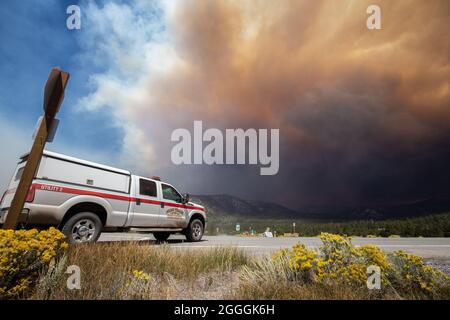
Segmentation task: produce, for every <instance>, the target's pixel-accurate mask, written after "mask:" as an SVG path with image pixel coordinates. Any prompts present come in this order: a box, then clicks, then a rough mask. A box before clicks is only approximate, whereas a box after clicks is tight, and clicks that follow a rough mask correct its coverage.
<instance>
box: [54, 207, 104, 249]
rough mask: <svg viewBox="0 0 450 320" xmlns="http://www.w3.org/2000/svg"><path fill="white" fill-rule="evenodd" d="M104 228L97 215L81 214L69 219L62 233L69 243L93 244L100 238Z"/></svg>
mask: <svg viewBox="0 0 450 320" xmlns="http://www.w3.org/2000/svg"><path fill="white" fill-rule="evenodd" d="M102 227H103V225H102V221H101V220H100V218H99V217H98V216H97V215H96V214H94V213H91V212H80V213H77V214H75V215H74V216H73V217H71V218H69V219H68V220H67V221H66V222H65V223H64V225H63V227H62V229H61V231H62V233H64V235H65V236H66V238H67V241H68V242H69V243H91V242H95V241H97V239H98V238H99V237H100V233H101V231H102Z"/></svg>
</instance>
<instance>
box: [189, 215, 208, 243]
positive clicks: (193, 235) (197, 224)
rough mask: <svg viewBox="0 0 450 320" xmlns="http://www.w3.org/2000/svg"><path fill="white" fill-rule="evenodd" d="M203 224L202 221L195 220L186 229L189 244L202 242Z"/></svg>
mask: <svg viewBox="0 0 450 320" xmlns="http://www.w3.org/2000/svg"><path fill="white" fill-rule="evenodd" d="M203 229H204V226H203V222H202V221H201V220H200V219H193V220H191V222H189V226H188V227H187V228H186V231H185V235H186V239H187V241H189V242H197V241H200V240H201V239H202V237H203V231H204V230H203Z"/></svg>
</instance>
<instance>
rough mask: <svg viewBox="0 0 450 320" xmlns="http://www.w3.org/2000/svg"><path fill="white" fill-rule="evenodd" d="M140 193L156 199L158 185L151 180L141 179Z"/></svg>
mask: <svg viewBox="0 0 450 320" xmlns="http://www.w3.org/2000/svg"><path fill="white" fill-rule="evenodd" d="M139 193H140V194H141V195H143V196H149V197H156V183H155V182H154V181H150V180H145V179H139Z"/></svg>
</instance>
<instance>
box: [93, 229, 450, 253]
mask: <svg viewBox="0 0 450 320" xmlns="http://www.w3.org/2000/svg"><path fill="white" fill-rule="evenodd" d="M99 241H149V244H151V245H156V243H155V241H154V238H153V236H152V235H151V234H146V233H132V232H130V233H103V234H102V235H101V237H100V240H99ZM297 242H300V243H303V244H305V245H306V246H308V247H310V248H317V247H318V246H320V245H321V241H320V239H319V238H306V237H300V238H281V237H280V238H263V237H238V236H225V235H223V236H204V237H203V240H202V241H200V242H194V243H189V242H185V238H184V237H183V236H181V235H172V236H171V237H170V238H169V240H168V244H169V245H170V246H171V247H173V248H179V249H201V248H211V247H218V246H233V247H237V248H242V249H244V250H246V251H249V252H251V253H253V254H263V253H270V252H274V251H277V250H279V249H282V248H288V247H292V246H293V245H294V244H295V243H297ZM352 242H353V244H355V245H356V246H360V245H363V244H374V245H377V246H379V247H380V248H381V249H382V250H384V251H385V252H392V251H396V250H404V251H407V252H409V253H414V254H417V255H420V256H422V257H424V258H444V259H446V260H447V259H450V238H353V240H352Z"/></svg>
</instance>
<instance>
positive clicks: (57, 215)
mask: <svg viewBox="0 0 450 320" xmlns="http://www.w3.org/2000/svg"><path fill="white" fill-rule="evenodd" d="M27 158H28V154H26V155H24V156H22V157H21V158H20V161H19V163H18V165H17V168H16V170H15V173H14V175H13V177H12V179H11V182H10V184H9V187H8V190H7V191H5V193H4V194H3V196H2V199H1V202H0V225H2V224H3V223H4V222H5V218H6V216H7V214H8V209H9V206H10V205H11V202H12V199H13V197H14V193H15V190H16V188H17V185H18V184H19V181H20V178H21V175H22V173H23V170H24V167H25V164H26V161H27ZM19 223H20V224H21V225H23V226H25V227H27V226H38V227H40V226H51V225H53V226H58V227H59V228H60V230H61V231H62V232H63V233H64V234H65V235H66V237H67V239H68V241H69V242H70V243H79V242H95V241H97V239H98V238H99V236H100V233H101V232H102V230H105V229H109V230H128V229H129V228H145V231H148V232H152V233H153V235H154V237H155V238H156V240H157V241H165V240H167V239H168V237H169V236H170V235H171V234H173V233H182V234H184V235H185V236H186V238H187V240H188V241H199V240H201V238H202V236H203V232H204V230H205V224H206V211H205V208H204V207H202V206H200V205H198V204H194V203H191V202H189V196H188V195H187V194H185V195H181V194H180V193H179V192H178V191H177V189H175V188H174V187H173V186H172V185H170V184H168V183H166V182H161V181H160V179H159V178H158V177H152V178H145V177H140V176H136V175H133V174H131V173H130V171H126V170H121V169H117V168H113V167H109V166H105V165H102V164H98V163H94V162H90V161H85V160H81V159H77V158H73V157H69V156H66V155H62V154H58V153H54V152H50V151H44V153H43V156H42V159H41V161H40V164H39V168H38V170H37V172H36V175H35V178H34V180H33V183H32V186H31V188H30V190H29V192H28V195H27V199H26V203H25V206H24V209H23V211H22V212H21V215H20V217H19Z"/></svg>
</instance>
